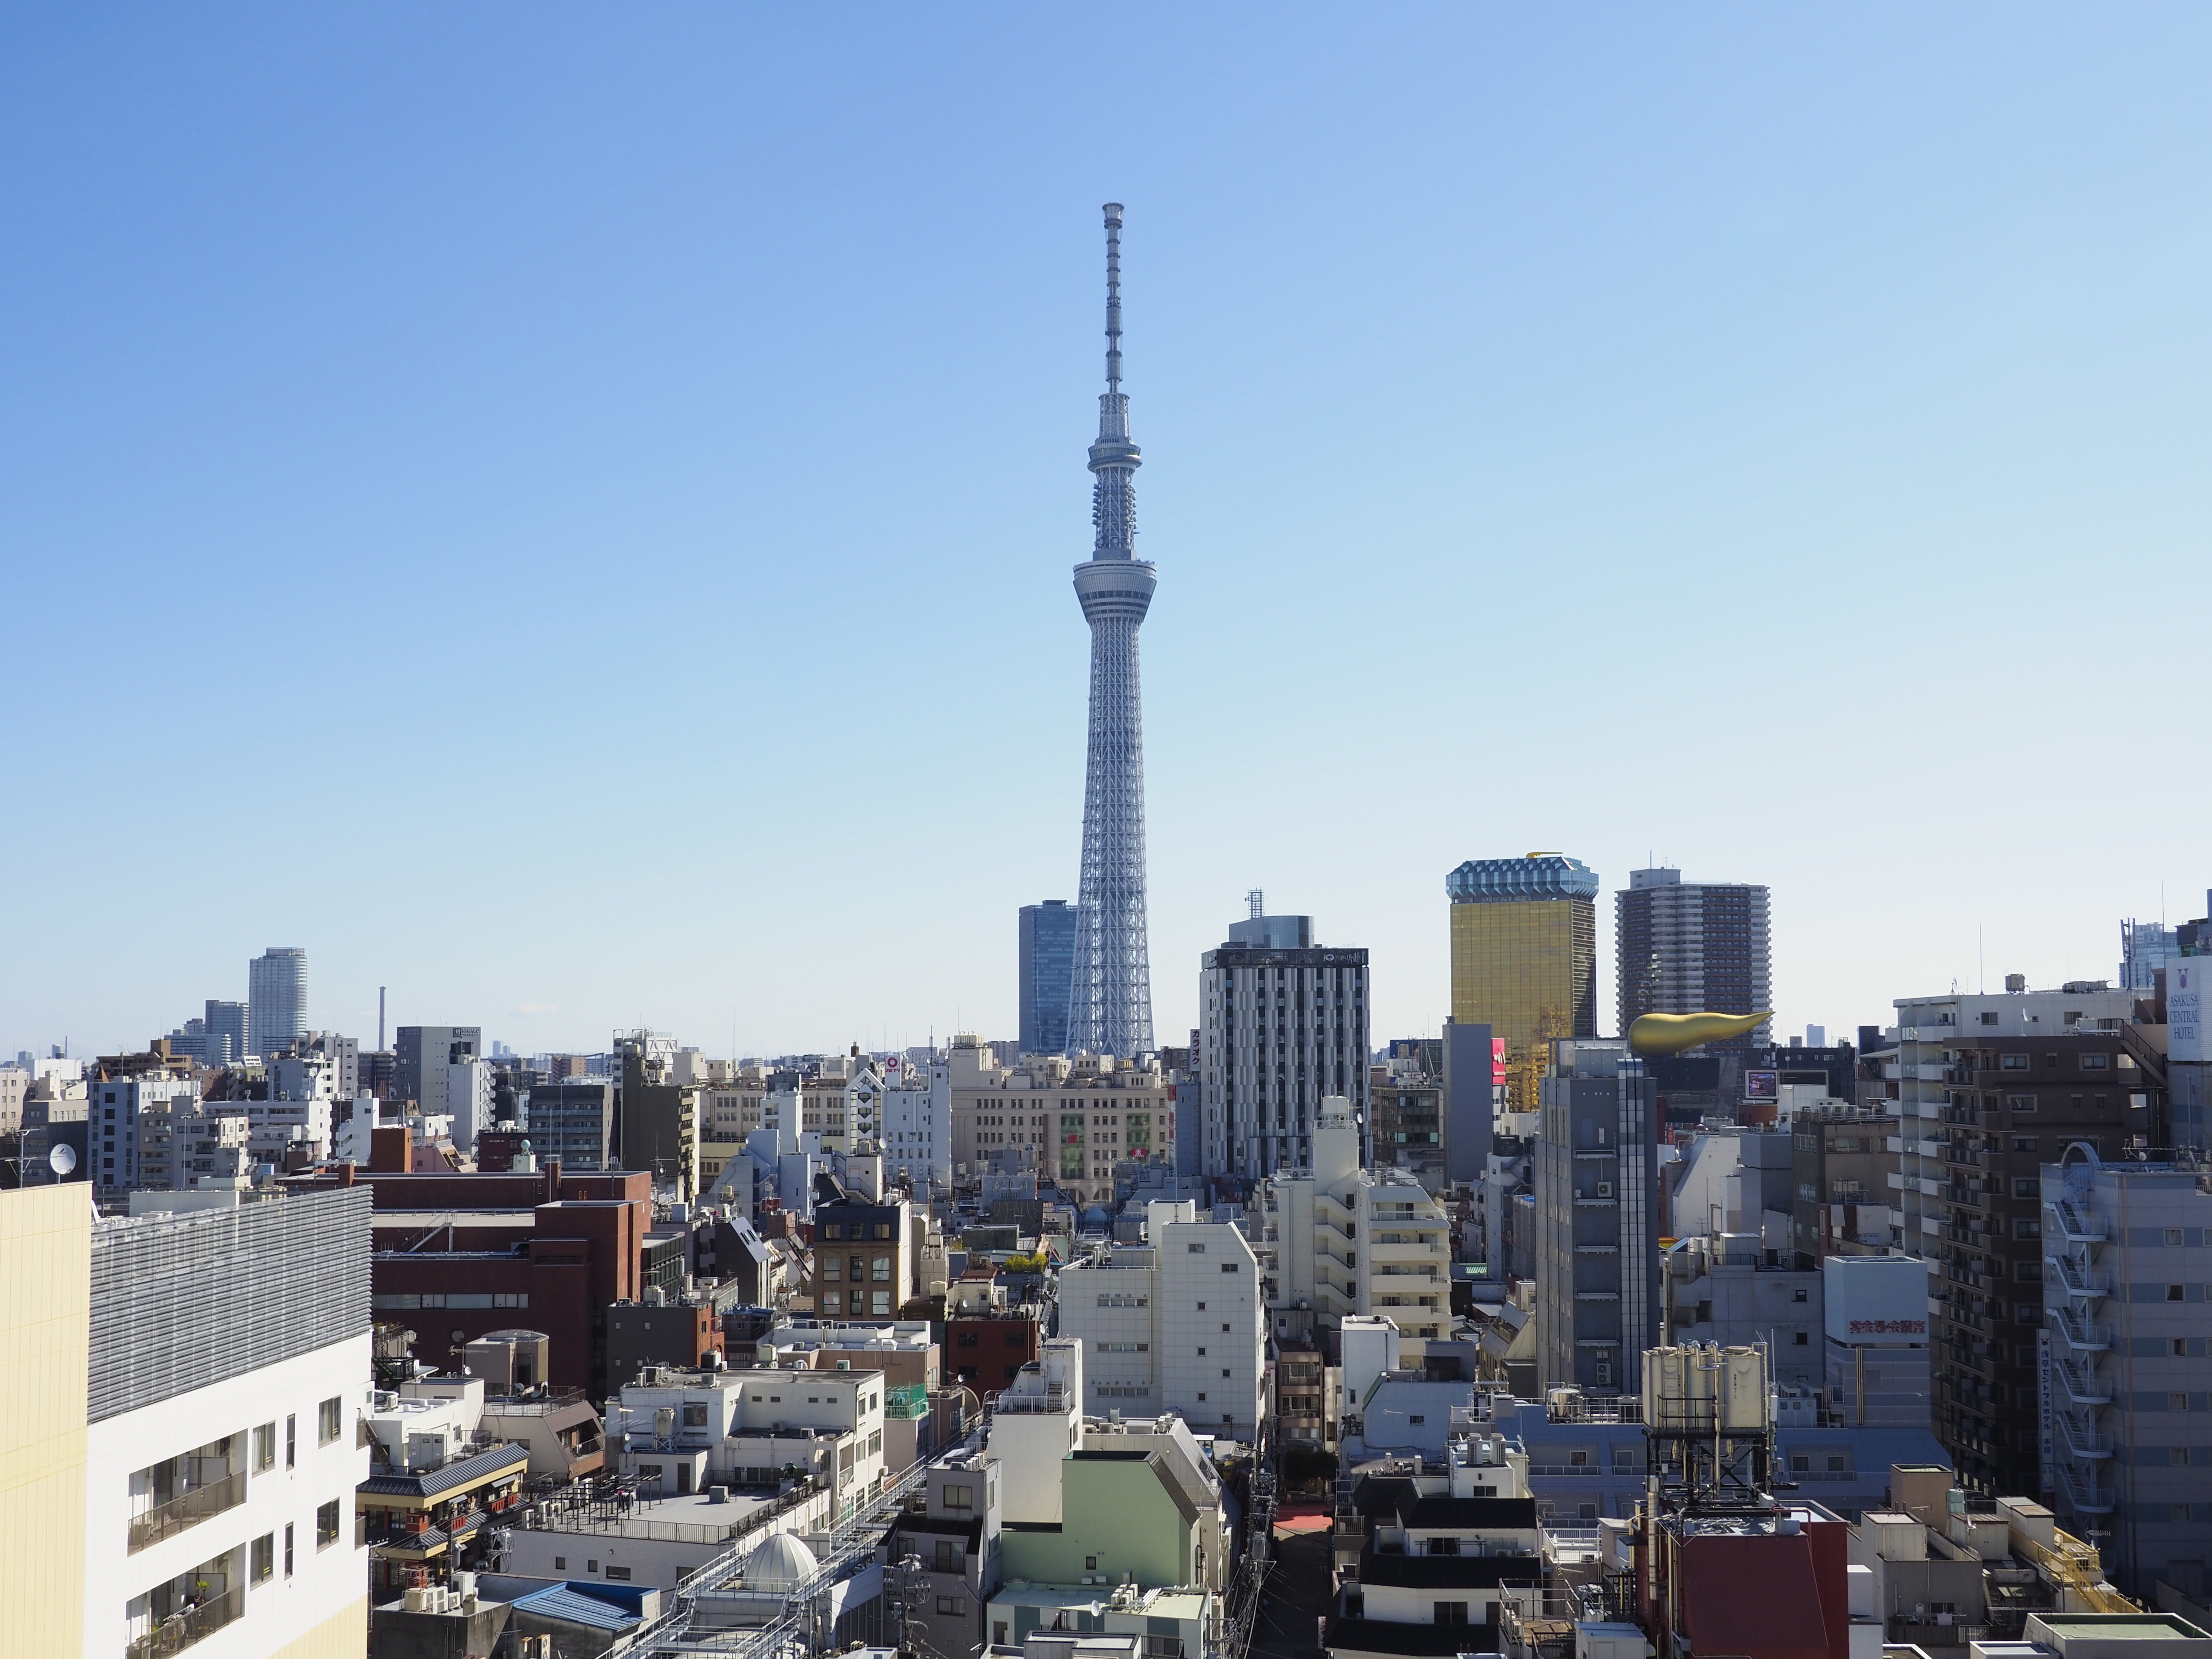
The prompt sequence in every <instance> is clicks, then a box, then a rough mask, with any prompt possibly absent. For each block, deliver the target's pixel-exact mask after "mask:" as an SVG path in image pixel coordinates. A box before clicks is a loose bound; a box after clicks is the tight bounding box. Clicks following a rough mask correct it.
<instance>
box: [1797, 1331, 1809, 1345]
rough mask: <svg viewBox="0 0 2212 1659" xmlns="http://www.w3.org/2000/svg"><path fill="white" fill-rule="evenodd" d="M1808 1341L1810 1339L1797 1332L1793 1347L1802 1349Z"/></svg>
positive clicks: (1801, 1332)
mask: <svg viewBox="0 0 2212 1659" xmlns="http://www.w3.org/2000/svg"><path fill="white" fill-rule="evenodd" d="M1810 1340H1811V1339H1810V1338H1808V1336H1807V1335H1806V1334H1805V1333H1804V1332H1803V1331H1799V1332H1798V1333H1797V1334H1796V1340H1795V1346H1797V1347H1800V1348H1802V1347H1804V1346H1807V1345H1808V1342H1809V1341H1810Z"/></svg>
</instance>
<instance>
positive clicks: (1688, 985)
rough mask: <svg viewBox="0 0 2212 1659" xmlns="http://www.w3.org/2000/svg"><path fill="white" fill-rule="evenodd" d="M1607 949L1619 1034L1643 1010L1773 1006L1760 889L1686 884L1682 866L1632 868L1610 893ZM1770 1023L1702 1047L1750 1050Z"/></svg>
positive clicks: (1743, 1010)
mask: <svg viewBox="0 0 2212 1659" xmlns="http://www.w3.org/2000/svg"><path fill="white" fill-rule="evenodd" d="M1613 948H1614V953H1615V958H1616V962H1617V964H1618V967H1619V970H1620V981H1619V983H1620V1024H1619V1026H1618V1027H1616V1028H1615V1029H1617V1030H1620V1031H1621V1032H1623V1033H1624V1034H1625V1033H1626V1031H1627V1030H1628V1028H1629V1027H1630V1026H1631V1025H1632V1024H1635V1023H1636V1020H1637V1019H1638V1017H1639V1016H1641V1015H1644V1014H1694V1013H1700V1012H1705V1011H1706V1010H1708V1009H1710V1010H1711V1011H1712V1012H1716V1013H1724V1014H1748V1013H1755V1012H1759V1011H1760V1010H1762V1009H1768V1008H1771V1007H1772V1006H1774V986H1773V980H1772V967H1771V944H1770V939H1769V931H1768V920H1767V892H1766V889H1765V888H1764V887H1753V886H1747V885H1745V884H1741V883H1738V882H1690V883H1685V882H1684V881H1683V879H1682V872H1680V870H1674V869H1666V868H1656V869H1650V870H1632V871H1630V872H1628V885H1627V887H1626V889H1625V890H1622V891H1620V892H1617V893H1615V894H1614V895H1613ZM1772 1040H1773V1034H1772V1029H1771V1024H1762V1025H1760V1026H1759V1028H1758V1030H1754V1031H1747V1032H1746V1033H1745V1034H1744V1035H1743V1036H1739V1037H1730V1038H1729V1039H1727V1040H1726V1041H1725V1042H1712V1043H1707V1044H1705V1048H1707V1049H1708V1050H1718V1049H1724V1048H1736V1049H1745V1048H1759V1047H1760V1046H1762V1045H1763V1044H1765V1043H1767V1042H1771V1041H1772Z"/></svg>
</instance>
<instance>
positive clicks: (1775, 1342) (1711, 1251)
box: [1659, 1233, 1827, 1390]
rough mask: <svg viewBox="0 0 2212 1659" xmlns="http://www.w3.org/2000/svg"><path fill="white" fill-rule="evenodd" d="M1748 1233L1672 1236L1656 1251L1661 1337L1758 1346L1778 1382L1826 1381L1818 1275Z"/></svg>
mask: <svg viewBox="0 0 2212 1659" xmlns="http://www.w3.org/2000/svg"><path fill="white" fill-rule="evenodd" d="M1777 1254H1779V1255H1781V1256H1782V1257H1783V1258H1784V1259H1783V1260H1781V1261H1777V1260H1776V1259H1775V1258H1776V1255H1777ZM1788 1257H1789V1252H1787V1251H1783V1252H1780V1253H1777V1252H1775V1251H1771V1250H1768V1249H1762V1248H1761V1247H1760V1244H1759V1236H1758V1235H1757V1234H1756V1233H1720V1234H1713V1235H1705V1236H1701V1237H1695V1238H1678V1239H1676V1240H1675V1241H1674V1244H1673V1245H1672V1246H1670V1247H1669V1248H1668V1249H1666V1250H1664V1251H1662V1253H1661V1255H1660V1264H1661V1267H1660V1271H1661V1274H1662V1290H1661V1297H1660V1304H1659V1305H1660V1314H1661V1319H1660V1330H1661V1342H1662V1346H1668V1347H1681V1346H1688V1345H1690V1344H1692V1343H1699V1344H1703V1345H1706V1346H1720V1347H1723V1348H1737V1347H1749V1346H1752V1345H1753V1344H1754V1343H1760V1342H1763V1343H1765V1345H1766V1350H1767V1356H1768V1366H1769V1370H1768V1375H1769V1376H1771V1377H1772V1378H1773V1380H1774V1381H1775V1382H1776V1383H1778V1384H1779V1385H1780V1386H1782V1387H1784V1388H1785V1389H1800V1390H1804V1389H1822V1388H1825V1387H1826V1383H1827V1364H1826V1350H1825V1349H1824V1348H1823V1347H1822V1346H1821V1340H1822V1333H1823V1331H1824V1329H1825V1328H1826V1326H1825V1322H1824V1320H1823V1318H1822V1314H1821V1309H1822V1306H1823V1302H1822V1297H1821V1279H1820V1273H1817V1272H1816V1271H1814V1270H1813V1269H1811V1268H1800V1267H1797V1266H1796V1262H1795V1261H1790V1260H1789V1259H1788Z"/></svg>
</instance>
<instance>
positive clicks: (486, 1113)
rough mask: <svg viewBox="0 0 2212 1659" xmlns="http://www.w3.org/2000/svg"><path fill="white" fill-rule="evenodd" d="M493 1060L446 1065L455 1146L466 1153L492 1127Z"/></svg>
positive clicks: (461, 1061) (447, 1105)
mask: <svg viewBox="0 0 2212 1659" xmlns="http://www.w3.org/2000/svg"><path fill="white" fill-rule="evenodd" d="M491 1070H492V1068H491V1062H490V1061H489V1060H454V1061H452V1062H450V1063H449V1064H448V1065H447V1067H446V1112H447V1115H448V1116H450V1117H451V1118H452V1119H453V1132H452V1133H453V1145H454V1146H459V1148H461V1150H462V1151H464V1152H467V1151H470V1150H471V1149H473V1148H474V1147H475V1146H476V1144H477V1134H478V1133H480V1132H481V1131H483V1130H485V1129H489V1127H491V1099H492V1086H491Z"/></svg>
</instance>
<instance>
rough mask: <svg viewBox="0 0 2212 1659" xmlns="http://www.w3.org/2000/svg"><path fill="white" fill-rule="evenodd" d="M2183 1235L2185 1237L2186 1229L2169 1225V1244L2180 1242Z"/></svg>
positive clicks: (2167, 1232)
mask: <svg viewBox="0 0 2212 1659" xmlns="http://www.w3.org/2000/svg"><path fill="white" fill-rule="evenodd" d="M2183 1237H2184V1230H2183V1229H2182V1228H2179V1227H2168V1228H2167V1229H2166V1243H2169V1244H2179V1243H2181V1242H2182V1239H2183Z"/></svg>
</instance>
